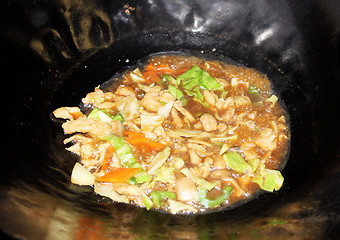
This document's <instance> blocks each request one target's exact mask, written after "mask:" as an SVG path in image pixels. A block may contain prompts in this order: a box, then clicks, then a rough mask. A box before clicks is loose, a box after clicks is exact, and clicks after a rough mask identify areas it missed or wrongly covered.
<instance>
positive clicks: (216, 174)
mask: <svg viewBox="0 0 340 240" xmlns="http://www.w3.org/2000/svg"><path fill="white" fill-rule="evenodd" d="M230 177H231V174H230V172H229V171H228V170H227V169H218V170H214V171H212V172H211V173H210V178H212V179H215V180H226V179H229V178H230Z"/></svg>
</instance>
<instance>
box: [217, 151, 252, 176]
mask: <svg viewBox="0 0 340 240" xmlns="http://www.w3.org/2000/svg"><path fill="white" fill-rule="evenodd" d="M223 158H224V160H225V162H226V165H227V166H228V167H230V168H231V169H233V170H234V171H236V172H238V173H244V172H245V171H246V170H247V169H248V167H249V164H248V163H247V162H246V161H245V160H244V159H243V157H242V155H241V154H239V153H237V152H233V151H231V152H227V153H225V154H223Z"/></svg>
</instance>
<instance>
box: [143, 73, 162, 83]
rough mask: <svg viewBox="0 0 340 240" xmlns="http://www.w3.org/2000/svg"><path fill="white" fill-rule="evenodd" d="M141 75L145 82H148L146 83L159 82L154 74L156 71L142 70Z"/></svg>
mask: <svg viewBox="0 0 340 240" xmlns="http://www.w3.org/2000/svg"><path fill="white" fill-rule="evenodd" d="M142 75H143V77H144V79H145V81H146V83H148V84H151V83H155V82H159V77H158V75H157V74H156V72H154V71H146V72H143V74H142Z"/></svg>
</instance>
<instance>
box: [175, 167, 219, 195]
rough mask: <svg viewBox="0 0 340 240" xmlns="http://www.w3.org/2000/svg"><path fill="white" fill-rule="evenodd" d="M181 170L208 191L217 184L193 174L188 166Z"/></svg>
mask: <svg viewBox="0 0 340 240" xmlns="http://www.w3.org/2000/svg"><path fill="white" fill-rule="evenodd" d="M181 172H182V173H183V174H184V175H185V176H187V177H188V178H191V179H192V180H194V182H195V183H196V184H197V185H199V186H201V187H202V188H204V189H207V190H209V191H210V190H211V189H213V188H214V187H215V186H216V185H217V183H211V182H208V181H207V180H205V179H204V178H200V177H197V176H195V175H194V174H193V173H191V172H190V170H189V169H188V168H183V169H182V171H181Z"/></svg>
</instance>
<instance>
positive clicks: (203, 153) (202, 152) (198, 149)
mask: <svg viewBox="0 0 340 240" xmlns="http://www.w3.org/2000/svg"><path fill="white" fill-rule="evenodd" d="M187 147H188V148H189V149H192V150H194V151H195V152H196V153H197V155H198V156H199V157H205V156H207V151H206V149H205V147H204V146H203V145H201V144H195V143H188V144H187Z"/></svg>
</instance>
